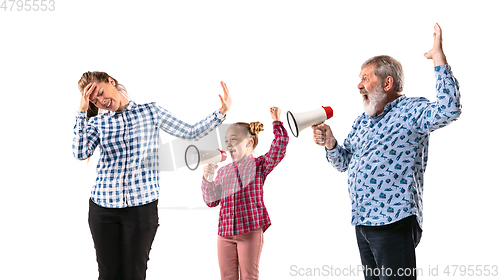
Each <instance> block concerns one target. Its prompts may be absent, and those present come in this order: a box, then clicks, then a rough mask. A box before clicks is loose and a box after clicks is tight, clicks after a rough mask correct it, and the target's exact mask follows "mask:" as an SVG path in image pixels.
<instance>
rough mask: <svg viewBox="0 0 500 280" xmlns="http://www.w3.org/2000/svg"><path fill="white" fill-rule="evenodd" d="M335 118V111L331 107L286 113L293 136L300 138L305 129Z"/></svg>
mask: <svg viewBox="0 0 500 280" xmlns="http://www.w3.org/2000/svg"><path fill="white" fill-rule="evenodd" d="M332 116H333V110H332V107H330V106H322V108H320V109H316V110H312V111H308V112H303V113H295V114H292V112H290V111H288V112H287V113H286V118H287V120H288V126H289V127H290V131H292V134H293V136H295V137H298V136H299V132H300V131H302V130H303V129H304V128H306V127H309V126H311V125H315V124H320V123H322V122H324V121H326V120H328V119H329V118H331V117H332Z"/></svg>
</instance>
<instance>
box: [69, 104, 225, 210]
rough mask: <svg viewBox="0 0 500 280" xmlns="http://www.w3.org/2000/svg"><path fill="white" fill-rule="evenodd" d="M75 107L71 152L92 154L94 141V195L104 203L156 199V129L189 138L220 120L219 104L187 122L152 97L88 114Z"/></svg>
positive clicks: (112, 204)
mask: <svg viewBox="0 0 500 280" xmlns="http://www.w3.org/2000/svg"><path fill="white" fill-rule="evenodd" d="M86 113H87V112H84V111H82V112H78V114H77V116H76V125H75V127H74V138H73V155H74V156H75V158H77V159H79V160H83V159H86V158H88V157H90V156H91V155H92V154H93V153H94V150H95V148H96V147H97V146H99V148H100V158H99V162H98V163H97V178H96V183H95V185H94V186H93V187H92V191H91V198H92V200H93V201H94V202H95V203H96V204H98V205H100V206H102V207H108V208H123V207H128V206H138V205H143V204H147V203H150V202H153V201H155V200H157V199H158V196H159V191H160V186H159V171H158V144H159V143H158V141H159V129H160V128H161V129H162V130H163V131H165V132H167V133H168V134H170V135H173V136H175V137H179V138H182V139H187V140H197V139H199V138H201V137H203V136H205V135H207V134H208V133H209V132H210V131H211V130H213V129H214V128H216V127H217V126H218V125H219V124H221V123H222V121H224V119H225V116H223V115H222V114H221V113H220V110H217V111H215V112H214V113H212V114H211V115H209V116H207V117H206V118H205V119H203V120H201V121H200V122H198V123H196V124H195V125H190V124H187V123H185V122H182V121H181V120H179V119H177V118H175V117H174V116H173V115H172V114H171V113H170V112H169V111H167V110H165V109H163V108H162V107H160V106H157V105H156V104H155V103H148V104H141V105H137V104H136V103H135V102H134V101H130V103H129V104H128V105H127V107H126V108H125V110H123V112H120V113H117V112H114V111H112V112H108V113H106V114H104V115H99V116H95V117H93V118H90V119H89V121H87V120H86Z"/></svg>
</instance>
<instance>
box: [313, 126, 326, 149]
mask: <svg viewBox="0 0 500 280" xmlns="http://www.w3.org/2000/svg"><path fill="white" fill-rule="evenodd" d="M322 123H325V122H324V121H322V122H320V123H317V124H315V125H320V124H322ZM320 130H321V131H323V132H324V131H325V130H324V129H320ZM324 143H325V142H324V141H323V142H318V144H324Z"/></svg>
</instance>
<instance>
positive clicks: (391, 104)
mask: <svg viewBox="0 0 500 280" xmlns="http://www.w3.org/2000/svg"><path fill="white" fill-rule="evenodd" d="M404 99H406V96H405V95H404V94H403V95H401V96H400V97H398V98H396V100H394V101H392V102H389V103H387V104H385V107H384V111H383V112H382V114H380V115H378V116H376V117H375V118H372V117H370V119H371V120H372V121H373V122H375V123H376V122H378V121H379V120H380V119H382V118H383V117H384V116H385V114H387V113H388V112H389V111H390V110H392V108H394V107H396V106H397V105H398V104H399V103H401V101H403V100H404ZM365 116H366V114H365ZM367 117H368V116H367Z"/></svg>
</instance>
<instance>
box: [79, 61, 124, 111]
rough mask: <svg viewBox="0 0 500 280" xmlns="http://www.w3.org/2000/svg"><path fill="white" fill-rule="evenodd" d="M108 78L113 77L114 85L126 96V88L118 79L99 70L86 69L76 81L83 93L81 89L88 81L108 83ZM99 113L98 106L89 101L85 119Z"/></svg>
mask: <svg viewBox="0 0 500 280" xmlns="http://www.w3.org/2000/svg"><path fill="white" fill-rule="evenodd" d="M109 78H111V79H113V80H114V81H115V87H116V89H118V91H119V92H121V93H122V94H124V95H125V96H126V97H127V98H128V94H127V90H126V89H125V87H124V86H123V85H122V84H120V83H118V81H117V80H116V79H115V78H113V77H111V76H110V75H108V73H106V72H99V71H93V72H91V71H88V72H85V73H83V75H82V77H81V78H80V80H79V81H78V89H79V90H80V92H81V93H82V94H83V89H84V88H85V87H86V86H87V85H88V84H90V83H92V82H97V83H100V82H104V83H109ZM98 114H99V108H97V106H95V105H94V103H92V102H89V109H88V110H87V120H89V119H90V118H91V117H94V116H97V115H98Z"/></svg>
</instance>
